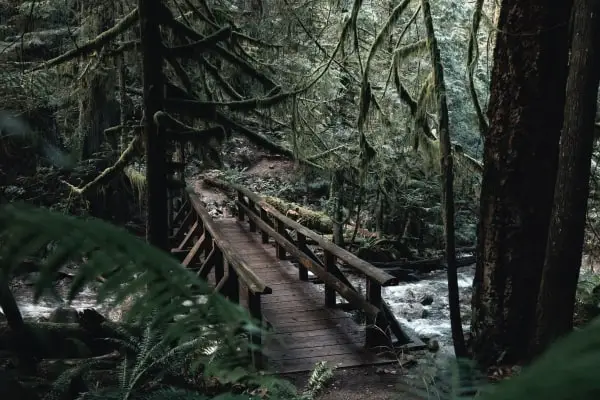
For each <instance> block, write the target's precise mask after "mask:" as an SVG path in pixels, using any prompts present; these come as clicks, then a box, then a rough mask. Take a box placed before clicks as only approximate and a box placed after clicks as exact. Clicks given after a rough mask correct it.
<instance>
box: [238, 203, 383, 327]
mask: <svg viewBox="0 0 600 400" xmlns="http://www.w3.org/2000/svg"><path fill="white" fill-rule="evenodd" d="M236 203H237V206H238V207H240V208H242V209H243V210H244V211H245V212H246V214H247V216H248V218H250V220H251V221H252V222H254V223H255V224H256V225H257V226H258V228H259V229H260V230H261V231H263V232H267V233H268V235H269V236H270V237H272V238H273V239H275V241H276V242H277V243H279V244H280V245H282V246H283V247H284V248H285V250H286V251H288V252H289V253H290V254H291V255H292V256H294V257H296V258H297V259H298V261H299V262H300V263H301V264H302V265H303V266H304V267H306V268H307V269H308V270H310V271H311V272H312V273H314V274H315V275H316V276H318V277H319V278H320V279H321V280H323V282H325V283H326V284H327V285H330V286H332V287H334V288H335V290H336V291H337V292H338V293H339V294H340V295H341V296H342V297H344V298H345V299H346V300H348V301H349V302H351V303H352V304H356V305H358V306H359V307H360V308H361V309H362V310H363V311H364V312H365V313H366V314H367V315H370V316H376V315H378V314H379V312H380V310H379V308H377V307H376V306H374V305H373V304H370V303H369V302H368V301H366V300H365V299H364V298H363V297H362V296H361V295H360V294H358V293H357V292H355V291H354V290H352V289H351V288H349V287H348V286H346V285H345V284H344V283H343V282H342V281H340V280H339V279H338V278H336V277H335V276H334V275H333V274H330V273H329V272H327V271H325V269H324V268H322V267H321V266H320V265H319V264H318V263H317V262H315V261H314V260H312V259H311V258H310V257H308V256H306V255H305V254H304V253H303V252H302V251H301V250H300V249H298V247H296V245H294V244H293V243H292V242H290V241H289V240H287V239H286V238H285V237H284V236H283V235H281V234H280V233H278V232H277V231H276V230H275V229H273V228H271V227H270V226H269V224H267V223H266V222H265V221H263V220H261V219H260V217H259V216H258V215H256V214H255V213H254V212H252V210H250V209H249V208H248V207H247V206H246V205H245V204H243V203H242V202H240V201H237V202H236Z"/></svg>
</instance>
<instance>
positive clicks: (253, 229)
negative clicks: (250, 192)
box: [248, 199, 256, 232]
mask: <svg viewBox="0 0 600 400" xmlns="http://www.w3.org/2000/svg"><path fill="white" fill-rule="evenodd" d="M248 208H249V209H250V210H252V211H253V212H256V207H255V205H254V202H253V201H252V200H250V199H248ZM248 225H249V226H250V232H256V224H255V223H254V221H253V220H249V221H248Z"/></svg>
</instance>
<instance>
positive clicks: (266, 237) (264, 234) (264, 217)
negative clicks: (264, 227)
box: [260, 208, 271, 244]
mask: <svg viewBox="0 0 600 400" xmlns="http://www.w3.org/2000/svg"><path fill="white" fill-rule="evenodd" d="M260 219H262V220H263V221H264V222H266V223H267V224H268V225H269V226H271V224H270V222H271V221H270V219H269V214H268V213H267V212H266V211H265V210H263V209H262V208H261V209H260ZM260 232H261V233H260V235H261V239H262V242H263V243H264V244H266V243H269V234H268V233H267V232H265V231H260Z"/></svg>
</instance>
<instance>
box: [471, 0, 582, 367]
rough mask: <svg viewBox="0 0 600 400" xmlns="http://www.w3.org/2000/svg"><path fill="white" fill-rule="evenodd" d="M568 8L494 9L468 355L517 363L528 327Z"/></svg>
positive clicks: (544, 222) (559, 111)
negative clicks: (494, 35)
mask: <svg viewBox="0 0 600 400" xmlns="http://www.w3.org/2000/svg"><path fill="white" fill-rule="evenodd" d="M571 4H572V2H571V1H568V0H567V1H561V2H555V1H550V0H529V1H527V2H523V1H518V0H505V1H504V2H502V5H501V9H500V15H499V21H498V34H497V38H496V48H495V50H494V60H495V62H494V67H493V70H492V82H491V90H490V101H489V109H488V120H489V125H490V129H489V131H488V132H487V134H486V137H485V147H484V170H483V183H482V188H481V198H480V201H481V216H480V223H479V232H478V236H479V237H478V245H477V248H478V250H477V267H476V272H475V279H474V282H473V289H474V292H473V316H472V324H471V334H472V342H471V349H472V351H473V355H474V357H475V359H476V360H477V361H478V362H479V363H480V364H481V365H482V366H487V365H491V364H494V363H497V362H501V361H504V362H507V363H520V362H521V361H523V357H524V355H526V354H527V353H528V346H529V344H530V343H531V341H530V339H531V337H532V332H533V328H534V320H535V312H536V302H537V292H538V290H539V284H540V279H541V272H542V266H543V263H544V255H545V251H546V250H545V249H546V240H547V237H548V225H549V221H550V216H551V211H552V198H553V193H554V184H555V180H556V168H557V163H558V143H559V138H560V131H561V128H562V122H563V109H564V102H565V86H566V79H567V58H568V50H569V37H568V32H569V29H568V22H569V15H570V10H571Z"/></svg>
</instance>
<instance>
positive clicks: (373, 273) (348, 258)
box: [210, 179, 399, 286]
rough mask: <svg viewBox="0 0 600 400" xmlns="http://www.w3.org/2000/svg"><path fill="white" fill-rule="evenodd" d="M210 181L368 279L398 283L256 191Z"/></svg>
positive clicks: (387, 284)
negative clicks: (240, 195)
mask: <svg viewBox="0 0 600 400" xmlns="http://www.w3.org/2000/svg"><path fill="white" fill-rule="evenodd" d="M210 182H211V184H215V186H218V187H221V188H230V189H232V190H234V191H236V192H238V193H241V194H242V195H243V196H245V197H247V198H248V200H250V201H251V202H253V203H254V204H255V205H256V206H257V207H259V208H260V209H262V210H264V211H266V212H267V213H268V214H269V215H270V216H271V217H273V218H275V219H277V220H279V221H280V222H281V223H283V224H284V225H286V226H287V227H289V228H290V229H293V230H295V231H296V232H297V233H300V234H302V235H304V236H305V237H306V238H310V239H312V240H313V241H314V242H315V244H316V245H318V246H319V247H321V248H322V249H323V250H325V251H326V252H329V253H330V254H332V255H333V256H335V257H336V258H337V259H338V260H341V261H343V262H345V263H346V265H347V266H348V267H351V268H352V269H354V270H355V271H357V272H360V273H362V274H364V275H365V276H366V277H367V278H368V279H370V280H372V281H374V282H376V283H377V284H379V285H381V286H394V285H397V284H398V283H399V279H398V278H396V277H394V276H392V275H390V274H388V273H387V272H385V271H382V270H381V269H379V268H377V267H375V266H374V265H372V264H370V263H369V262H367V261H364V260H362V259H360V258H359V257H357V256H355V255H354V254H352V253H350V252H349V251H347V250H345V249H342V248H341V247H339V246H337V245H336V244H335V243H332V242H330V241H328V240H326V239H324V238H322V237H321V236H320V235H318V234H317V233H315V232H313V231H312V230H310V229H308V228H306V227H305V226H304V225H302V224H300V223H298V222H296V221H294V220H293V219H291V218H289V217H286V216H285V215H283V214H282V213H280V212H279V211H278V210H277V209H275V207H273V206H271V205H270V204H268V203H267V202H266V201H265V200H264V199H263V198H262V197H260V196H259V195H257V194H256V193H253V192H251V191H250V190H248V189H247V188H245V187H243V186H240V185H236V184H234V183H229V182H225V181H221V180H218V179H210Z"/></svg>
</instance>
